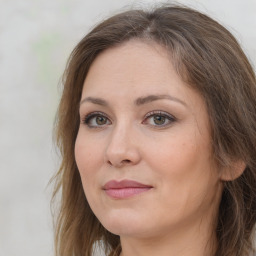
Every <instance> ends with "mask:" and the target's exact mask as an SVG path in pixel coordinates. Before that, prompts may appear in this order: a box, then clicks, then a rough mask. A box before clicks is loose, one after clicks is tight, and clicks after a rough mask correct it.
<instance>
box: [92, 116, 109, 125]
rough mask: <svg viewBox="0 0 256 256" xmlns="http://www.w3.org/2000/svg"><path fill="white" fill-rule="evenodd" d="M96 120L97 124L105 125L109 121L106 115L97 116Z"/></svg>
mask: <svg viewBox="0 0 256 256" xmlns="http://www.w3.org/2000/svg"><path fill="white" fill-rule="evenodd" d="M95 122H96V124H97V125H104V124H106V123H107V118H106V117H105V116H97V117H96V120H95Z"/></svg>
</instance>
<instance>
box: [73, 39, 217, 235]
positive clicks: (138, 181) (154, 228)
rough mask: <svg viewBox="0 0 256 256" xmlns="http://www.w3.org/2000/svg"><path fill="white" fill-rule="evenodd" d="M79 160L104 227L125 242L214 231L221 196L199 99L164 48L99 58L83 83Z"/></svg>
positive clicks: (118, 51) (129, 46)
mask: <svg viewBox="0 0 256 256" xmlns="http://www.w3.org/2000/svg"><path fill="white" fill-rule="evenodd" d="M80 117H81V124H80V127H79V132H78V136H77V139H76V145H75V157H76V162H77V166H78V169H79V172H80V175H81V179H82V183H83V188H84V191H85V195H86V198H87V200H88V202H89V204H90V206H91V209H92V211H93V212H94V214H95V215H96V216H97V218H98V219H99V221H100V222H101V223H102V224H103V226H104V227H105V228H106V229H108V230H109V231H110V232H112V233H114V234H118V235H121V236H127V237H129V236H130V237H148V236H152V235H164V234H165V235H166V234H171V233H172V232H176V233H177V231H181V230H188V229H189V228H193V227H198V226H199V225H201V226H200V227H202V228H204V226H205V227H206V226H207V228H209V225H211V223H212V221H213V216H214V215H215V214H216V211H217V210H216V209H217V208H218V202H219V198H220V194H221V190H222V188H221V186H220V181H219V175H218V172H217V170H216V167H215V166H214V165H213V161H212V151H211V136H210V126H209V120H208V114H207V110H206V106H205V103H204V101H203V99H202V97H201V96H200V95H199V94H198V93H197V92H196V91H194V90H193V89H191V88H190V87H189V86H188V85H187V84H185V83H184V82H183V81H182V80H181V78H180V77H179V76H178V75H177V73H176V72H175V70H174V68H173V66H172V64H171V62H170V58H169V55H168V53H167V52H166V51H165V49H163V48H162V47H161V46H159V45H156V44H146V43H143V42H139V41H135V40H134V41H129V42H127V43H124V44H122V45H121V46H117V47H114V48H111V49H108V50H106V51H104V52H103V53H101V54H100V55H99V56H98V57H97V58H96V60H95V61H94V62H93V64H92V66H91V68H90V70H89V73H88V75H87V77H86V79H85V82H84V87H83V91H82V97H81V103H80Z"/></svg>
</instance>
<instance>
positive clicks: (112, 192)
mask: <svg viewBox="0 0 256 256" xmlns="http://www.w3.org/2000/svg"><path fill="white" fill-rule="evenodd" d="M152 188H153V187H152V186H150V185H146V184H142V183H139V182H137V181H133V180H122V181H116V180H111V181H109V182H107V183H106V184H105V185H104V186H103V190H104V191H105V193H106V194H107V195H108V196H110V197H112V198H114V199H125V198H129V197H133V196H136V195H138V194H141V193H143V192H146V191H149V190H150V189H152Z"/></svg>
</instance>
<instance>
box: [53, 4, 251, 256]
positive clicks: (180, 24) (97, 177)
mask: <svg viewBox="0 0 256 256" xmlns="http://www.w3.org/2000/svg"><path fill="white" fill-rule="evenodd" d="M56 136H57V137H56V141H57V145H58V146H59V148H60V150H61V153H62V157H63V160H62V164H61V167H60V170H59V172H58V174H57V176H56V189H55V193H54V196H55V195H56V193H57V192H58V191H61V204H60V211H59V213H58V218H57V225H56V236H55V239H56V240H55V243H56V255H61V256H71V255H74V256H78V255H79V256H80V255H88V256H89V255H93V251H94V249H95V247H97V246H101V247H102V248H103V249H104V251H105V255H122V256H131V255H148V256H150V255H161V256H162V255H163V256H165V255H175V256H178V255H183V256H184V255H190V256H191V255H196V256H205V255H209V256H210V255H215V256H234V255H236V256H238V255H239V256H247V255H252V254H253V252H254V249H253V239H254V228H255V220H256V218H255V217H256V202H255V195H256V193H255V180H256V163H255V156H256V82H255V74H254V71H253V69H252V67H251V66H250V64H249V62H248V60H247V58H246V56H245V54H244V53H243V51H242V50H241V48H240V46H239V45H238V43H237V41H236V40H235V38H234V37H233V36H232V35H231V34H230V33H229V32H228V31H227V30H226V29H225V28H223V27H222V26H221V25H220V24H218V23H217V22H216V21H213V20H212V19H211V18H209V17H207V16H205V15H203V14H201V13H199V12H197V11H195V10H192V9H189V8H185V7H178V6H165V7H160V8H156V9H154V10H152V11H143V10H132V11H127V12H124V13H120V14H118V15H115V16H114V17H111V18H109V19H107V20H105V21H104V22H102V23H101V24H99V25H98V26H96V27H95V28H94V29H93V30H92V31H91V32H90V33H89V34H88V35H86V36H85V37H84V38H83V39H82V40H81V42H80V43H79V44H78V45H77V46H76V48H75V49H74V51H73V52H72V54H71V57H70V59H69V63H68V65H67V69H66V73H65V76H64V90H63V95H62V98H61V102H60V105H59V109H58V115H57V125H56Z"/></svg>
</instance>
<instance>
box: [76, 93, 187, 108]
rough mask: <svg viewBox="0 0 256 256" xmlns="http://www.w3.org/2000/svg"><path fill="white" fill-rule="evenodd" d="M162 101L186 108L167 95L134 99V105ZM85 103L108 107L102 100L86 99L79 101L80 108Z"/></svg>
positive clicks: (183, 103)
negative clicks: (175, 103) (173, 102)
mask: <svg viewBox="0 0 256 256" xmlns="http://www.w3.org/2000/svg"><path fill="white" fill-rule="evenodd" d="M163 99H167V100H171V101H175V102H178V103H180V104H182V105H184V106H185V107H187V104H186V103H185V102H184V101H182V100H180V99H178V98H176V97H173V96H171V95H168V94H161V95H148V96H145V97H139V98H138V99H136V100H135V101H134V104H135V105H136V106H141V105H144V104H148V103H150V102H153V101H156V100H163ZM85 102H91V103H93V104H96V105H101V106H108V105H109V104H108V102H107V101H106V100H104V99H102V98H94V97H87V98H84V99H83V100H81V102H80V106H81V105H82V104H83V103H85Z"/></svg>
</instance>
